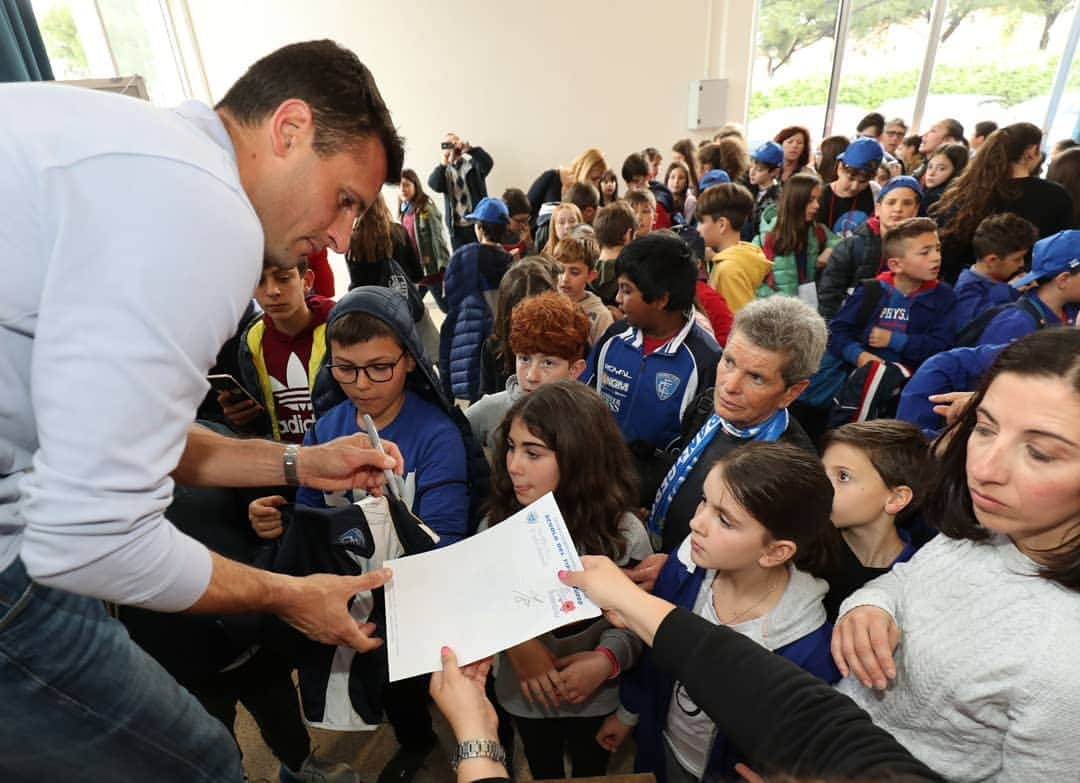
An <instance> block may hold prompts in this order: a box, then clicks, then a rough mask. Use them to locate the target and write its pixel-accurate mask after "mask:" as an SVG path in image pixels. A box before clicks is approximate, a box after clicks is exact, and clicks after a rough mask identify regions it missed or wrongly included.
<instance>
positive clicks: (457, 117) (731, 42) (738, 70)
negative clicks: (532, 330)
mask: <svg viewBox="0 0 1080 783" xmlns="http://www.w3.org/2000/svg"><path fill="white" fill-rule="evenodd" d="M710 4H711V5H712V9H711V11H712V12H711V13H710ZM189 6H190V10H191V19H192V24H193V27H194V33H195V36H196V38H197V40H198V43H199V47H200V49H201V52H202V58H203V62H204V64H205V68H206V73H207V78H208V81H209V84H210V88H211V91H212V93H213V98H214V99H215V100H216V99H218V98H220V97H221V96H222V95H223V94H224V92H225V90H227V89H228V87H229V85H230V84H231V83H232V82H233V81H234V80H235V79H236V78H237V77H238V76H239V75H240V74H241V73H242V72H243V71H244V69H245V68H246V67H247V66H248V65H249V64H250V63H252V62H254V61H255V60H256V59H258V58H259V57H260V56H262V55H264V54H266V53H267V52H269V51H271V50H273V49H274V48H276V47H278V46H281V45H283V44H286V43H291V42H294V41H302V40H307V39H311V38H333V39H335V40H337V41H338V42H340V43H341V44H343V45H345V46H347V47H349V48H351V49H353V50H354V51H355V52H356V53H357V54H358V55H359V56H360V59H361V60H363V61H364V63H365V64H366V65H367V66H368V67H369V68H370V69H371V70H372V72H373V73H374V74H375V78H376V81H377V82H378V84H379V87H380V89H381V90H382V93H383V97H384V98H385V99H386V102H387V104H388V105H389V107H390V110H391V112H392V113H393V115H394V119H395V121H396V122H397V124H398V126H399V128H400V129H401V132H402V134H403V135H404V136H405V138H406V140H407V144H408V146H407V151H406V165H407V166H409V167H412V168H415V169H416V170H417V171H418V172H419V173H420V175H421V178H422V179H426V177H427V174H428V173H429V172H430V170H431V168H432V167H433V166H434V165H435V163H436V162H437V161H438V159H439V142H440V141H441V140H442V136H443V134H444V133H445V132H446V131H447V130H453V131H455V132H457V133H459V134H460V135H461V136H462V137H463V138H465V139H468V140H470V141H471V142H472V143H473V144H478V145H482V146H483V147H484V148H485V149H486V150H487V151H488V152H490V153H491V154H492V156H493V157H494V159H495V169H494V170H493V172H492V174H491V176H490V177H489V178H488V188H489V191H491V192H492V193H493V194H495V195H498V194H499V193H501V192H502V189H503V188H506V187H511V186H516V187H520V188H522V189H527V188H528V186H529V184H531V182H532V181H533V179H534V178H535V177H536V176H537V175H538V174H539V173H540V172H542V171H544V170H545V169H548V168H552V167H554V166H557V165H565V164H567V163H569V162H570V160H571V159H572V158H573V157H574V156H575V155H576V154H577V153H579V152H580V151H581V150H582V149H584V148H586V147H590V146H596V147H599V148H600V149H602V150H603V151H604V152H605V154H606V155H607V158H608V164H609V165H610V166H611V167H612V168H614V169H615V170H616V171H618V170H619V168H620V166H621V165H622V161H623V158H625V156H626V155H627V154H629V153H630V152H634V151H639V150H641V149H642V148H643V147H646V146H654V147H657V148H658V149H660V150H661V152H662V154H663V155H664V158H665V161H666V160H667V159H668V158H669V152H668V151H669V150H670V147H671V144H672V143H673V142H674V141H675V140H677V139H680V138H683V137H686V136H691V137H694V138H700V137H703V136H706V135H709V134H708V131H701V132H698V133H691V132H689V131H688V130H687V127H686V113H687V85H688V82H689V81H691V80H693V79H701V78H705V77H707V76H712V77H722V76H730V77H731V78H732V81H733V83H732V85H731V89H730V91H729V100H728V111H729V119H731V120H735V121H742V120H743V119H744V112H745V107H746V87H747V74H748V73H749V62H750V38H751V32H750V31H751V30H752V29H753V27H752V25H753V21H752V14H753V9H754V7H755V3H754V0H672V2H668V3H658V2H656V0H618V2H601V1H599V0H544V2H542V3H509V2H500V1H499V0H457V2H454V3H436V2H434V1H433V0H432V1H429V2H425V3H401V2H387V1H386V0H352V1H351V2H347V1H346V0H306V2H297V0H290V1H289V2H286V1H285V0H263V1H262V2H259V3H253V2H239V0H189Z"/></svg>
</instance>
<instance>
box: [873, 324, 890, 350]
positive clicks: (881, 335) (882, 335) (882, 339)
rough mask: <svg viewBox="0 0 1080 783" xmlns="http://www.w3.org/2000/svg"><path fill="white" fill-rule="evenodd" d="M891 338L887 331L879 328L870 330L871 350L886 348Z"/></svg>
mask: <svg viewBox="0 0 1080 783" xmlns="http://www.w3.org/2000/svg"><path fill="white" fill-rule="evenodd" d="M890 337H892V332H890V331H889V330H888V329H882V328H881V327H880V326H875V327H874V328H873V329H871V330H870V340H869V343H870V347H871V348H888V347H889V338H890Z"/></svg>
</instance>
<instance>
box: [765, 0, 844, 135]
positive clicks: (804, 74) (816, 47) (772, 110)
mask: <svg viewBox="0 0 1080 783" xmlns="http://www.w3.org/2000/svg"><path fill="white" fill-rule="evenodd" d="M839 9H840V0H762V1H761V10H760V13H759V16H758V29H757V50H756V54H755V57H754V67H753V73H752V75H751V79H750V84H751V88H752V91H751V93H750V115H749V118H748V119H749V123H748V127H747V133H748V135H749V137H750V139H751V140H753V141H755V142H758V141H763V140H765V139H767V138H770V139H771V138H772V137H773V136H774V135H775V134H776V132H777V131H779V130H780V129H781V128H784V127H786V126H788V125H802V126H804V127H806V128H808V129H809V130H810V134H811V138H812V140H813V143H814V144H815V145H816V144H817V142H818V141H819V140H820V134H821V128H822V127H823V126H824V123H825V103H826V100H827V99H828V95H829V77H830V73H831V70H832V52H833V36H834V35H835V30H836V15H837V12H838V11H839Z"/></svg>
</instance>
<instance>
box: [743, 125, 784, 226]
mask: <svg viewBox="0 0 1080 783" xmlns="http://www.w3.org/2000/svg"><path fill="white" fill-rule="evenodd" d="M783 165H784V148H783V147H781V146H780V145H779V144H777V143H776V142H775V141H772V140H771V139H770V140H769V141H767V142H765V143H764V144H762V145H761V146H760V147H758V148H757V149H756V150H754V151H753V152H751V153H750V170H749V171H748V172H747V173H746V179H747V182H748V183H749V185H750V187H749V188H748V190H749V191H750V195H751V196H753V197H754V210H753V212H752V213H751V215H750V220H749V221H747V222H746V224H745V225H744V226H743V231H742V238H743V240H745V241H746V242H749V241H750V240H751V239H753V238H754V237H755V236H757V234H758V232H759V231H760V230H761V216H762V214H763V213H764V211H765V210H766V209H769V208H770V207H772V208H773V210H774V211H775V210H776V207H777V204H778V203H779V201H780V172H781V171H782V167H783Z"/></svg>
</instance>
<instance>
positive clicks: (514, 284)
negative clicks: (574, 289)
mask: <svg viewBox="0 0 1080 783" xmlns="http://www.w3.org/2000/svg"><path fill="white" fill-rule="evenodd" d="M558 280H559V271H558V266H557V265H556V264H555V262H553V261H551V260H549V259H548V258H546V257H544V256H526V257H525V258H523V259H521V260H520V261H518V262H517V263H515V264H513V265H512V266H511V267H510V268H509V269H508V270H506V273H505V274H504V275H503V277H502V280H501V281H500V282H499V296H498V299H497V300H496V305H495V317H494V318H493V319H492V325H491V336H490V337H489V338H488V339H489V340H491V349H492V352H493V353H494V355H495V359H496V361H498V362H499V363H500V364H501V366H502V370H503V372H505V373H513V372H514V354H513V352H512V351H511V350H510V316H511V315H512V314H513V312H514V308H515V307H517V305H518V304H519V303H520V302H522V301H523V300H524V299H527V298H528V297H530V296H536V295H537V294H542V293H543V292H544V291H554V290H555V288H556V287H557V286H558Z"/></svg>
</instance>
